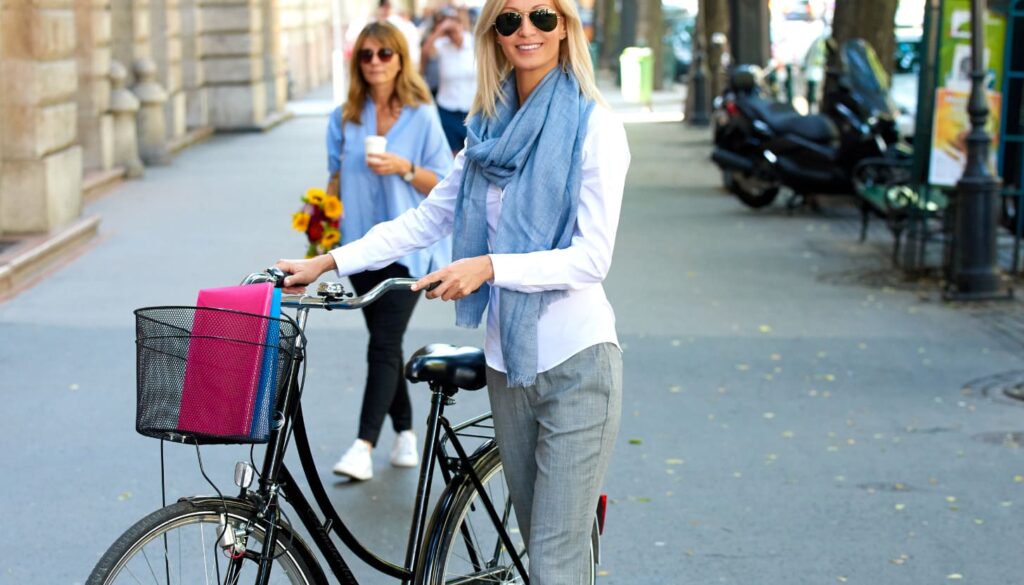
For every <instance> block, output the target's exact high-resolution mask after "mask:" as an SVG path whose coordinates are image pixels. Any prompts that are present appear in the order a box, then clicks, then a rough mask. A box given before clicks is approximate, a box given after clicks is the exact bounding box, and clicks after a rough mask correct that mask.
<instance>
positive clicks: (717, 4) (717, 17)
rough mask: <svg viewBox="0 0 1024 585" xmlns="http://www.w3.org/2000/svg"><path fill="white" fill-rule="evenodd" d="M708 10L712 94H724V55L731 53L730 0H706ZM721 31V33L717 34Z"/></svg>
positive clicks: (706, 35) (706, 24)
mask: <svg viewBox="0 0 1024 585" xmlns="http://www.w3.org/2000/svg"><path fill="white" fill-rule="evenodd" d="M702 6H703V7H704V8H705V9H706V10H707V12H706V14H705V20H704V39H703V40H704V47H705V48H706V49H707V59H708V61H707V63H708V80H709V81H710V83H709V89H710V95H711V96H717V95H721V94H722V90H724V89H725V75H726V70H725V68H726V63H723V62H722V57H723V55H728V54H729V53H730V49H729V45H728V38H729V1H728V0H704V3H703V5H702ZM716 33H719V34H716ZM714 40H725V41H726V42H725V43H722V42H717V43H716V42H714Z"/></svg>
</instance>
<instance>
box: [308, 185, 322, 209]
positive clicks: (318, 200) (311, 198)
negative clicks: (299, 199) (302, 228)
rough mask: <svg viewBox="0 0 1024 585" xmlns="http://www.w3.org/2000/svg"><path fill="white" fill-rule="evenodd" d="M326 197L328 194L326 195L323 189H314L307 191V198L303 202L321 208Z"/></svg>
mask: <svg viewBox="0 0 1024 585" xmlns="http://www.w3.org/2000/svg"><path fill="white" fill-rule="evenodd" d="M326 197H327V193H325V192H324V190H323V189H320V188H319V187H313V188H311V189H308V190H306V196H305V197H303V201H305V202H306V203H310V204H312V205H316V206H317V207H319V206H320V205H323V203H324V198H326Z"/></svg>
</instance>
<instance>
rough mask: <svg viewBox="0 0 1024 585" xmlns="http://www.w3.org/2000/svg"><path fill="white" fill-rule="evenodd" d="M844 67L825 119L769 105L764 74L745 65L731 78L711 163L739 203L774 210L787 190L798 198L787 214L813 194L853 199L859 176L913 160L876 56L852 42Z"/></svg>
mask: <svg viewBox="0 0 1024 585" xmlns="http://www.w3.org/2000/svg"><path fill="white" fill-rule="evenodd" d="M833 50H834V45H833ZM841 62H842V68H841V70H839V71H833V72H830V75H832V76H834V83H830V84H829V85H830V86H831V87H833V88H834V89H832V90H831V91H829V92H828V93H827V94H826V95H825V96H824V99H823V100H822V113H821V114H813V115H801V114H799V113H798V112H796V111H795V110H794V109H793V108H792V107H791V106H790V105H788V104H783V103H779V102H776V101H774V100H771V99H769V98H768V97H767V96H766V95H765V92H764V90H763V89H762V88H761V86H760V80H761V77H762V76H761V72H760V69H759V68H757V67H755V66H750V65H741V66H738V67H736V68H735V69H734V70H733V71H732V72H731V73H730V76H729V85H728V88H727V90H726V92H725V93H724V94H723V95H721V96H719V97H717V98H716V99H715V113H714V140H715V149H714V151H713V152H712V155H711V158H712V160H713V161H714V162H715V163H716V164H717V165H718V166H719V168H720V169H721V170H722V179H723V183H724V185H725V187H726V188H728V189H729V190H730V191H731V192H733V193H734V194H735V195H736V196H737V197H739V199H740V201H742V202H743V203H745V204H746V205H748V206H750V207H753V208H760V207H765V206H767V205H771V204H772V202H774V201H775V198H776V196H777V195H778V193H779V189H780V187H783V186H785V187H789V188H790V189H791V190H792V191H793V197H792V198H791V199H790V201H789V202H788V204H787V206H788V207H790V208H792V207H796V206H798V205H800V204H802V203H804V202H806V201H808V198H809V197H811V196H814V195H853V194H854V184H855V180H856V179H857V174H858V173H864V172H869V173H877V172H878V169H880V168H881V169H886V168H888V165H887V161H890V160H892V161H905V160H908V159H909V157H910V153H909V150H908V147H907V146H906V145H903V144H901V143H900V141H899V133H898V131H897V128H896V116H897V110H896V107H895V105H894V104H893V102H892V100H891V99H890V98H889V96H888V84H887V82H886V81H885V73H884V70H882V68H881V65H880V63H879V61H878V57H877V56H876V55H875V52H874V50H873V49H872V48H871V46H870V45H868V44H867V43H865V42H864V41H862V40H859V39H855V40H851V41H849V42H847V43H846V44H845V45H844V46H843V49H842V53H841ZM892 166H893V168H901V167H902V166H903V163H901V162H896V163H895V164H894V165H892ZM889 180H891V177H890V178H889Z"/></svg>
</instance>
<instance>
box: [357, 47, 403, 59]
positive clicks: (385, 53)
mask: <svg viewBox="0 0 1024 585" xmlns="http://www.w3.org/2000/svg"><path fill="white" fill-rule="evenodd" d="M394 56H395V50H394V49H388V48H387V47H384V48H381V49H377V58H378V59H380V62H381V63H387V62H388V61H390V60H391V58H392V57H394ZM359 60H360V61H361V62H363V63H372V62H373V49H359Z"/></svg>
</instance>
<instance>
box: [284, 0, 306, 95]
mask: <svg viewBox="0 0 1024 585" xmlns="http://www.w3.org/2000/svg"><path fill="white" fill-rule="evenodd" d="M303 1H304V0H277V10H278V12H277V13H278V18H279V26H280V28H281V52H282V53H283V54H284V59H285V61H286V71H287V73H286V75H287V79H288V85H289V91H290V92H291V94H292V95H302V94H304V93H306V92H307V91H309V66H308V63H306V59H305V52H304V51H305V49H304V47H305V43H303V35H304V32H303V31H304V29H303V26H302V18H303V17H302V4H303Z"/></svg>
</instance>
